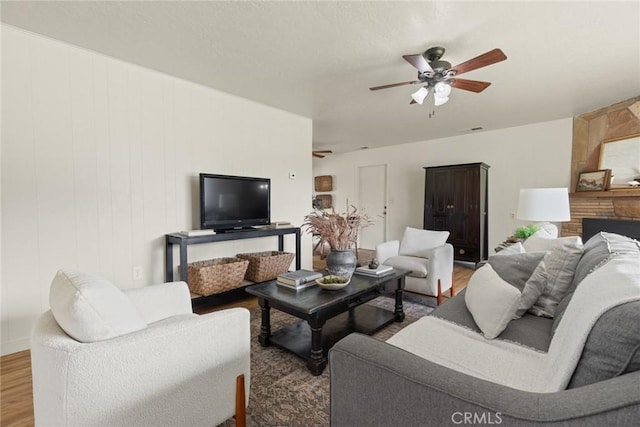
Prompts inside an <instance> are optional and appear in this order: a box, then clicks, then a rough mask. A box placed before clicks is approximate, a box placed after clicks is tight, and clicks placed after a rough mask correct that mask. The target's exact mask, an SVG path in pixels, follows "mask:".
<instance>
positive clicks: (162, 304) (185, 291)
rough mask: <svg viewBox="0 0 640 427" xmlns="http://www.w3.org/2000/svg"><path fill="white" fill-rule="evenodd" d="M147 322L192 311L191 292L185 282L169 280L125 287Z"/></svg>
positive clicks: (125, 291)
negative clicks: (137, 286)
mask: <svg viewBox="0 0 640 427" xmlns="http://www.w3.org/2000/svg"><path fill="white" fill-rule="evenodd" d="M123 292H124V293H125V295H127V297H129V299H130V300H131V301H132V302H133V304H134V305H135V306H136V308H137V309H138V311H139V312H140V314H141V315H142V318H143V319H144V320H145V322H147V323H153V322H157V321H158V320H162V319H166V318H168V317H171V316H176V315H179V314H187V313H192V312H193V310H192V308H191V293H190V292H189V287H188V286H187V284H186V283H185V282H167V283H161V284H159V285H151V286H144V287H141V288H132V289H123Z"/></svg>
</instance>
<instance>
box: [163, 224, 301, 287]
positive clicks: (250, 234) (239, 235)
mask: <svg viewBox="0 0 640 427" xmlns="http://www.w3.org/2000/svg"><path fill="white" fill-rule="evenodd" d="M230 231H231V232H228V233H227V232H225V233H217V234H206V235H202V236H187V235H186V234H182V233H171V234H165V280H166V281H167V282H173V280H174V278H173V270H174V268H175V267H174V265H173V247H174V245H178V246H179V248H180V267H179V278H178V279H177V280H182V281H185V282H186V281H187V263H188V260H187V247H188V246H189V245H198V244H203V243H215V242H224V241H229V240H242V239H255V238H260V237H270V236H277V237H278V250H279V251H283V250H284V236H285V235H288V234H294V235H295V244H296V270H300V268H301V267H300V266H301V262H300V259H301V250H300V246H301V245H300V228H299V227H290V228H278V229H271V228H261V229H255V228H254V229H242V230H230ZM231 256H235V254H232V255H231ZM247 286H248V285H247ZM243 293H244V292H243ZM214 295H218V294H214ZM214 295H211V296H210V297H213V296H214ZM219 295H221V294H219ZM202 298H209V297H202Z"/></svg>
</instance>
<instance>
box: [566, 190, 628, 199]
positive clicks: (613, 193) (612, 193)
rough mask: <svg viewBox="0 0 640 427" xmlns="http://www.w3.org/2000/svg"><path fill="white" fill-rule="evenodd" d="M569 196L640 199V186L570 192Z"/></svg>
mask: <svg viewBox="0 0 640 427" xmlns="http://www.w3.org/2000/svg"><path fill="white" fill-rule="evenodd" d="M569 197H575V198H579V199H582V198H588V199H609V198H618V197H637V198H638V199H640V188H630V189H628V190H622V189H620V190H609V191H582V192H580V193H570V194H569Z"/></svg>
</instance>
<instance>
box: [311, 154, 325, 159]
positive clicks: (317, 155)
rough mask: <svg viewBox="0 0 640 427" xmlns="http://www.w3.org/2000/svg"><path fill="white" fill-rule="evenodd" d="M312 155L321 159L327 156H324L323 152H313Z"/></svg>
mask: <svg viewBox="0 0 640 427" xmlns="http://www.w3.org/2000/svg"><path fill="white" fill-rule="evenodd" d="M311 155H312V156H313V157H318V158H321V159H324V157H325V156H323V155H322V154H316V153H311Z"/></svg>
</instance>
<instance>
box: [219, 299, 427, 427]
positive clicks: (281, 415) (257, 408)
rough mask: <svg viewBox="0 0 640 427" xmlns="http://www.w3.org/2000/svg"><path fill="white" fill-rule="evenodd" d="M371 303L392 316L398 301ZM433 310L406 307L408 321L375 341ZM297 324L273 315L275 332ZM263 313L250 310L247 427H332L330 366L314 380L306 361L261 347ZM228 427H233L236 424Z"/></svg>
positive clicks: (226, 424) (378, 335) (394, 325)
mask: <svg viewBox="0 0 640 427" xmlns="http://www.w3.org/2000/svg"><path fill="white" fill-rule="evenodd" d="M367 304H372V305H375V306H377V307H381V308H384V309H387V310H390V311H393V309H394V300H393V299H392V298H388V297H378V298H376V299H375V300H373V301H370V302H368V303H367ZM432 310H433V308H432V307H429V306H425V305H422V304H417V303H414V302H406V301H405V302H404V312H405V320H404V322H402V323H392V324H390V325H388V326H387V327H385V328H383V329H381V330H380V331H378V332H376V333H375V334H374V335H373V337H374V338H376V339H379V340H381V341H386V340H387V339H389V338H390V337H391V336H393V335H394V334H395V333H396V332H398V331H399V330H401V329H402V328H404V327H405V326H407V325H409V324H411V323H412V322H414V321H416V320H418V319H419V318H420V317H423V316H426V315H427V314H429V313H430V312H431V311H432ZM298 321H299V319H297V318H295V317H293V316H290V315H288V314H286V313H283V312H280V311H278V310H275V309H272V310H271V328H272V330H277V329H279V328H281V327H283V326H286V325H289V324H292V323H295V322H298ZM259 333H260V308H259V307H256V308H254V309H252V310H251V385H250V387H251V388H250V396H249V406H248V408H247V425H249V426H291V427H293V426H305V427H308V426H328V425H329V367H327V368H326V369H325V371H324V372H323V373H322V375H319V376H317V377H314V376H313V375H311V373H310V372H309V371H308V370H307V368H306V365H305V362H304V361H303V360H302V359H300V358H298V357H297V356H295V355H293V354H291V353H289V352H287V351H285V350H281V349H279V348H276V347H266V348H265V347H262V346H260V344H259V343H258V335H259ZM221 425H222V426H224V427H229V426H234V425H235V422H234V420H233V419H230V420H227V421H226V422H224V423H223V424H221Z"/></svg>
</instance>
